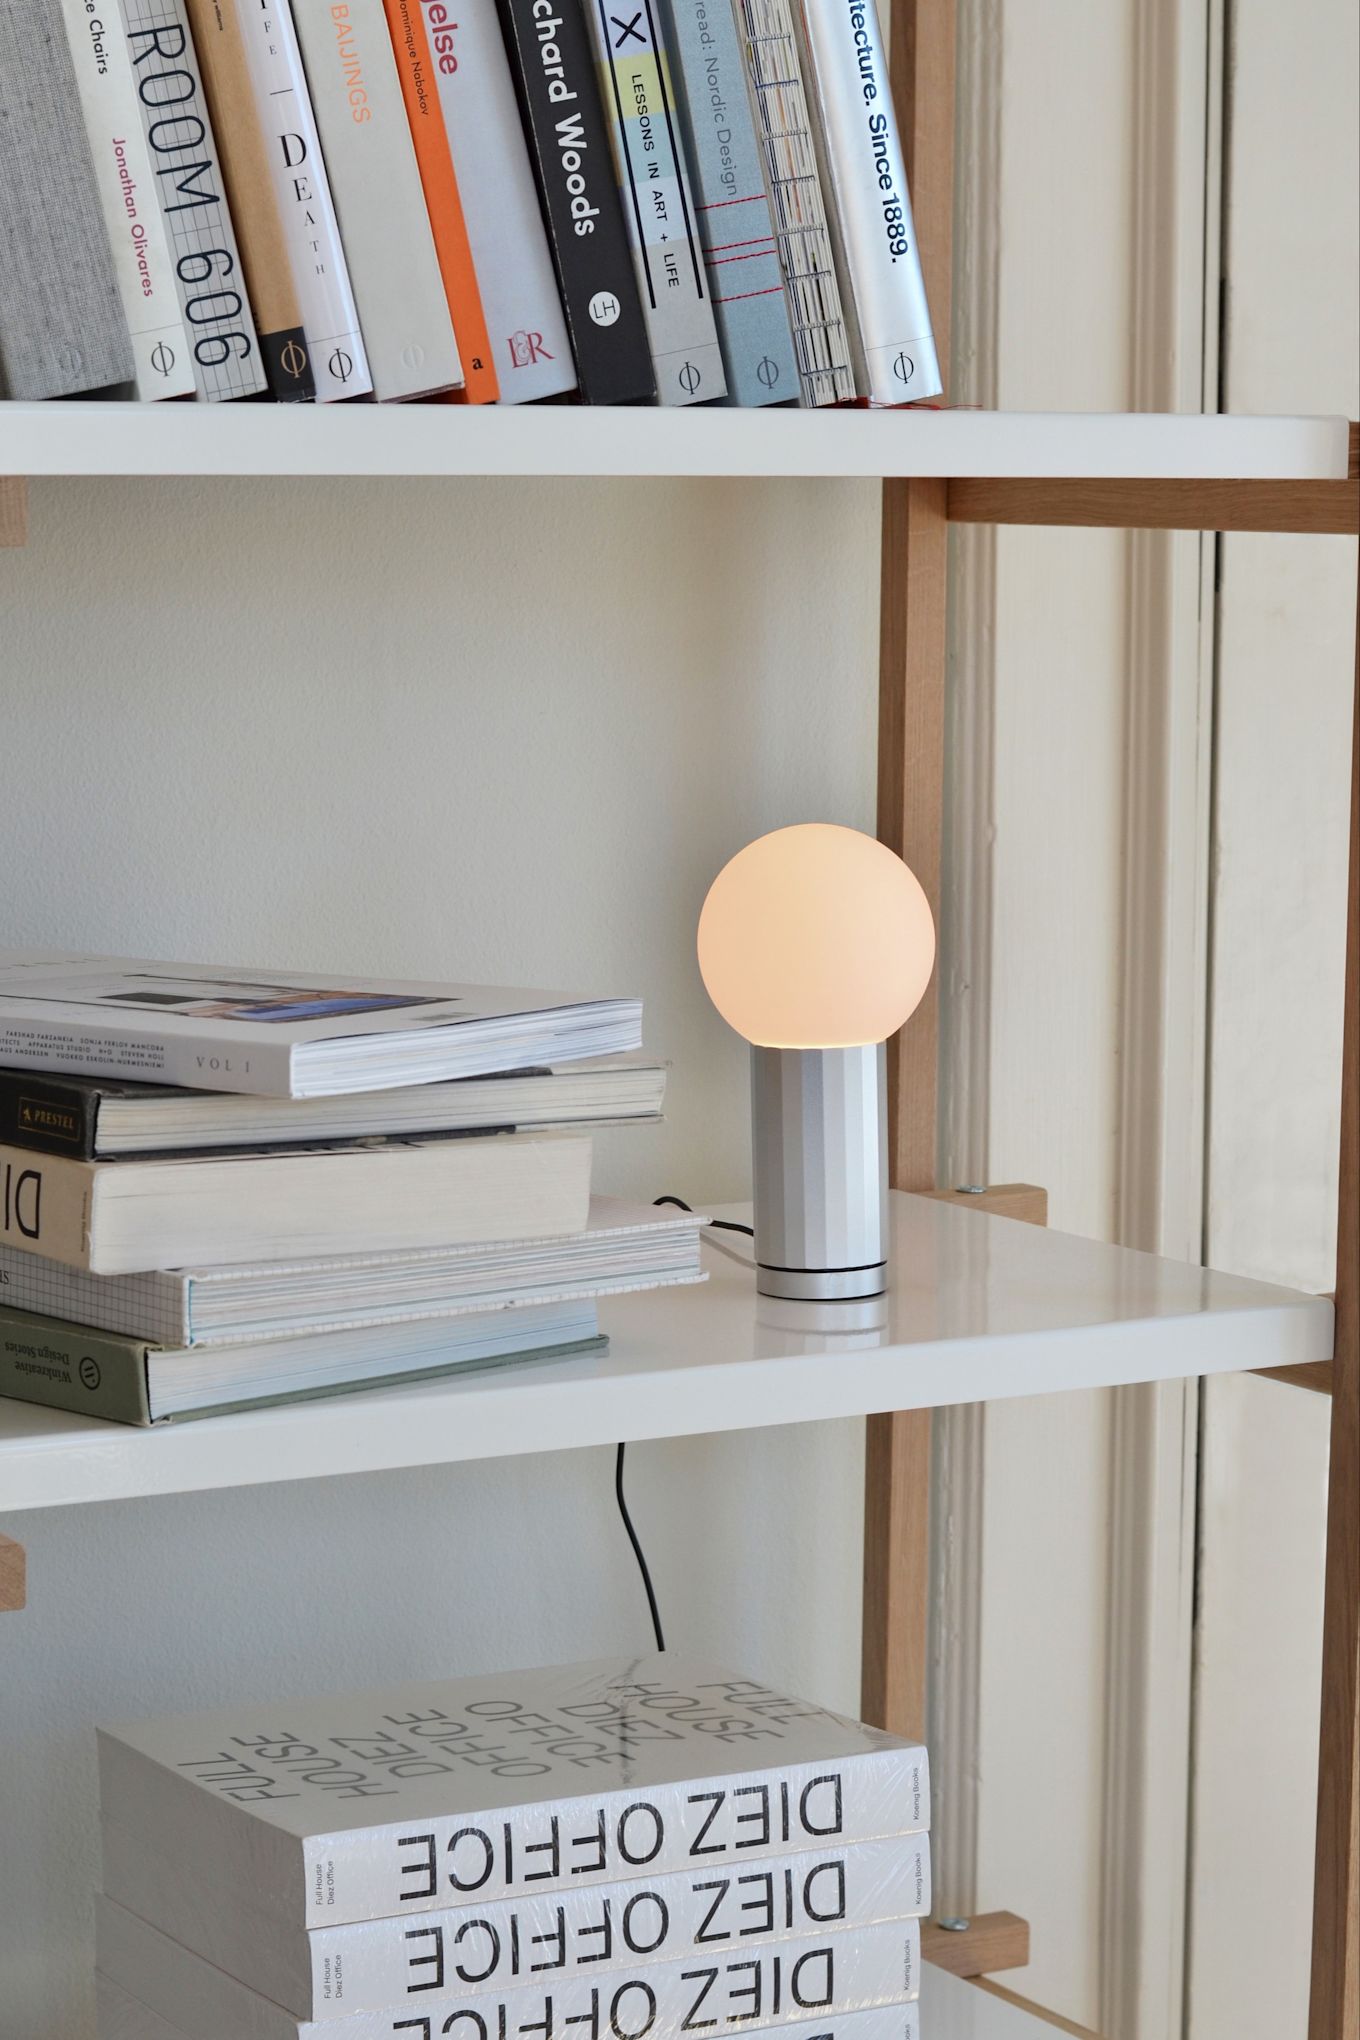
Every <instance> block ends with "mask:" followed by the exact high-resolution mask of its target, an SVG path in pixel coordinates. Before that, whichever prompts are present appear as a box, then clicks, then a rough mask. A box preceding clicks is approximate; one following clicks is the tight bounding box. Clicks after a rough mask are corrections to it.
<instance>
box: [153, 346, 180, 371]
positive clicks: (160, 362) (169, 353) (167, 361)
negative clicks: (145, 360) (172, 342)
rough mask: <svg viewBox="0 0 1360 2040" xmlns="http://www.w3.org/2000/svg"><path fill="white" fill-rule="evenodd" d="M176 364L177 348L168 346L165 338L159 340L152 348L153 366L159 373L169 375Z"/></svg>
mask: <svg viewBox="0 0 1360 2040" xmlns="http://www.w3.org/2000/svg"><path fill="white" fill-rule="evenodd" d="M174 365H175V350H174V348H173V347H167V346H166V344H165V342H164V340H158V341H157V342H156V344H155V346H154V347H153V348H152V350H151V366H152V367H153V368H154V369H155V371H156V373H157V375H169V373H170V371H171V369H172V368H173V367H174Z"/></svg>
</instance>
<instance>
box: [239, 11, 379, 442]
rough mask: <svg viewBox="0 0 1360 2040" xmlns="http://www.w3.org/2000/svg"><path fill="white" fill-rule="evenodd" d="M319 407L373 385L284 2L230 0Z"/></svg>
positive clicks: (294, 35) (290, 14)
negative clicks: (257, 116)
mask: <svg viewBox="0 0 1360 2040" xmlns="http://www.w3.org/2000/svg"><path fill="white" fill-rule="evenodd" d="M235 6H236V17H237V21H238V23H239V25H240V32H241V41H242V45H243V47H244V49H245V53H246V63H247V65H248V66H249V69H250V76H251V80H252V82H253V84H254V87H255V105H256V110H257V112H258V113H259V117H260V126H261V129H262V130H263V133H264V138H265V147H266V149H267V151H268V155H269V166H270V171H271V173H272V175H273V179H274V196H275V198H276V200H277V202H278V208H279V217H280V218H281V219H282V221H283V231H284V237H285V240H286V242H287V246H288V260H289V263H290V266H291V268H292V272H293V282H294V285H295V287H296V290H297V301H298V308H299V310H300V312H301V314H302V330H303V332H304V334H305V335H306V340H307V358H308V360H309V361H310V362H311V366H312V380H313V382H314V383H315V386H316V400H317V402H318V403H319V404H327V403H334V402H335V401H336V400H337V399H338V398H341V397H362V396H367V395H368V393H369V392H370V391H371V390H372V388H373V378H372V376H371V375H370V374H369V370H368V356H367V355H366V353H365V352H364V340H363V335H362V333H361V332H360V331H359V313H358V311H357V309H356V307H355V303H354V292H353V290H352V289H351V288H350V281H349V270H348V269H347V268H346V266H345V254H344V250H343V248H342V247H341V245H340V227H339V223H338V221H337V219H336V217H335V204H334V201H333V200H332V198H331V188H330V183H329V181H328V179H327V176H326V164H325V160H324V158H323V157H322V154H321V139H320V137H319V135H318V134H317V131H316V120H315V117H314V115H313V113H312V101H311V96H310V94H309V93H308V90H307V80H306V76H305V74H304V72H303V68H302V53H301V51H300V50H299V48H298V40H297V30H296V28H295V27H294V25H293V10H292V8H291V6H290V5H289V0H267V4H265V5H263V6H262V5H261V0H235Z"/></svg>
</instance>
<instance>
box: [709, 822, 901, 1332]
mask: <svg viewBox="0 0 1360 2040" xmlns="http://www.w3.org/2000/svg"><path fill="white" fill-rule="evenodd" d="M934 964H935V924H934V921H933V919H932V918H931V912H930V903H929V901H928V900H927V899H926V896H925V893H924V892H923V890H922V888H921V885H920V883H919V881H918V880H917V878H916V877H915V876H914V874H913V873H912V872H911V871H909V870H908V868H907V866H906V865H905V864H904V863H903V862H902V860H901V858H900V857H898V856H895V855H894V853H893V852H892V851H891V850H889V849H887V848H886V847H885V845H884V844H882V843H877V842H875V841H874V839H873V837H872V836H865V835H861V833H860V832H859V830H857V829H842V828H837V827H834V826H832V825H831V824H828V823H824V822H805V823H802V824H799V825H798V826H797V827H795V828H790V829H776V830H775V831H774V832H773V834H772V835H769V836H761V837H759V838H758V839H757V840H756V841H755V842H754V843H748V844H747V846H746V848H745V849H744V850H739V851H738V852H737V854H736V856H735V857H734V858H733V859H732V860H731V862H730V863H729V864H726V865H724V867H723V869H722V870H721V871H720V872H719V873H718V876H717V877H716V878H715V879H714V881H713V884H712V886H711V887H710V888H709V893H708V897H707V899H706V900H705V901H704V905H703V911H702V913H701V914H700V916H699V970H700V972H701V974H702V976H703V980H704V984H705V986H706V988H707V991H708V995H709V997H710V998H711V999H712V1001H713V1003H714V1005H715V1006H716V1007H717V1009H718V1011H719V1012H720V1013H721V1014H722V1017H723V1019H724V1020H726V1022H727V1023H728V1025H729V1027H732V1028H735V1030H736V1032H737V1033H738V1034H740V1035H743V1036H744V1037H745V1038H746V1040H747V1041H749V1042H750V1043H751V1126H752V1148H753V1154H754V1162H755V1258H756V1287H757V1289H758V1290H759V1291H760V1293H761V1295H763V1296H785V1297H793V1298H796V1299H802V1300H806V1301H809V1302H822V1301H826V1300H835V1299H838V1298H842V1297H856V1296H877V1295H879V1294H880V1292H881V1291H882V1290H883V1289H884V1288H885V1287H886V1285H887V1273H888V1270H887V1261H888V1235H887V1205H888V1106H887V1082H886V1073H887V1053H886V1049H885V1046H884V1044H885V1042H886V1040H887V1038H888V1036H889V1035H890V1034H895V1033H896V1032H897V1029H898V1028H899V1027H901V1026H902V1025H903V1023H904V1022H905V1021H906V1020H907V1019H908V1018H909V1016H910V1015H911V1014H912V1013H914V1012H915V1010H916V1008H917V1006H918V1005H919V1004H920V1002H921V999H922V997H923V996H924V993H925V989H926V986H927V985H928V984H929V983H930V974H931V971H932V969H933V968H934Z"/></svg>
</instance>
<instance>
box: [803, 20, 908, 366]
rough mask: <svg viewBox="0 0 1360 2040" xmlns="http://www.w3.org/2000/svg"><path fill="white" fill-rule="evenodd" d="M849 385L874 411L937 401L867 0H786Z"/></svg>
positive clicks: (888, 100) (882, 58) (883, 63)
mask: <svg viewBox="0 0 1360 2040" xmlns="http://www.w3.org/2000/svg"><path fill="white" fill-rule="evenodd" d="M792 5H793V10H794V20H795V22H796V24H797V28H798V34H799V46H800V50H801V54H802V56H803V60H804V71H805V76H806V79H807V83H808V86H809V89H810V91H811V93H812V95H813V98H814V100H815V106H816V112H817V114H818V116H819V118H818V119H817V121H816V123H815V128H814V132H815V137H816V141H817V147H818V160H819V161H820V164H821V168H822V189H823V191H824V193H825V195H826V199H827V209H828V214H829V218H830V225H831V238H832V244H833V246H834V248H835V251H836V271H837V276H838V278H839V281H840V291H841V302H842V304H843V305H844V307H845V314H846V326H847V331H848V333H849V337H850V349H851V354H852V357H853V359H854V364H855V379H856V382H857V383H858V385H859V390H860V394H861V395H862V396H866V397H868V398H869V400H870V401H871V402H872V403H875V404H906V403H910V402H912V400H913V399H915V398H920V397H938V396H939V394H940V392H941V390H942V389H943V387H944V384H943V383H942V382H941V380H940V365H939V362H938V361H937V359H936V356H935V336H934V334H933V332H932V331H931V325H930V310H929V307H928V306H927V304H926V287H925V280H924V278H923V277H922V275H921V258H920V255H919V253H918V252H917V247H916V229H915V226H914V225H913V222H912V217H911V199H910V197H909V196H908V193H907V170H906V164H905V163H904V162H903V160H902V146H901V143H900V141H899V140H898V134H897V116H896V114H895V113H894V111H893V102H892V92H891V89H890V87H889V84H888V61H887V57H886V55H885V54H884V49H883V38H882V35H881V34H880V31H879V24H878V11H877V8H876V7H875V5H874V0H792Z"/></svg>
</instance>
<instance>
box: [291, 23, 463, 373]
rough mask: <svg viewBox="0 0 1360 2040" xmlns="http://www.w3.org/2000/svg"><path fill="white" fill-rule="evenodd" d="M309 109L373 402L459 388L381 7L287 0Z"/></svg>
mask: <svg viewBox="0 0 1360 2040" xmlns="http://www.w3.org/2000/svg"><path fill="white" fill-rule="evenodd" d="M293 16H294V21H295V24H296V27H297V32H298V39H299V41H300V43H301V45H302V57H303V62H304V63H305V64H306V67H307V83H308V88H309V91H310V93H311V100H312V108H313V111H314V113H315V115H316V122H317V127H318V129H319V131H320V135H321V147H322V150H323V152H324V155H325V159H326V167H327V171H328V173H329V176H330V182H331V191H332V194H333V196H334V199H335V208H336V212H337V214H338V216H339V220H340V234H341V238H342V240H343V242H344V249H345V256H346V260H347V263H348V267H349V275H350V282H351V284H352V285H353V289H354V296H355V300H356V302H357V304H358V307H359V324H360V327H361V329H362V332H363V336H364V343H365V351H366V353H367V355H368V367H369V373H370V374H371V376H372V378H373V394H374V395H375V396H376V397H377V398H378V400H379V402H380V403H400V402H402V401H404V400H405V399H407V398H410V397H421V396H433V395H434V394H436V393H437V392H438V391H441V390H447V389H452V388H453V387H454V386H455V385H456V384H458V383H460V382H461V381H462V370H461V368H460V366H459V361H458V349H457V346H456V345H455V343H454V337H453V321H452V320H451V318H450V317H449V307H448V301H447V299H446V298H445V296H444V285H443V280H442V278H441V277H440V274H439V258H438V256H437V255H436V253H435V246H434V236H433V234H432V233H431V232H430V222H429V217H428V215H427V213H426V211H425V197H424V193H423V192H422V191H421V188H420V171H419V168H418V166H417V164H416V155H415V147H414V145H413V143H412V141H411V130H410V128H409V127H408V125H407V121H406V108H405V106H404V105H403V103H402V97H401V84H400V81H399V80H398V78H397V66H396V59H395V58H394V56H393V55H392V44H391V40H390V38H389V36H388V33H387V17H386V15H385V14H384V12H383V7H382V0H295V4H294V9H293Z"/></svg>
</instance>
